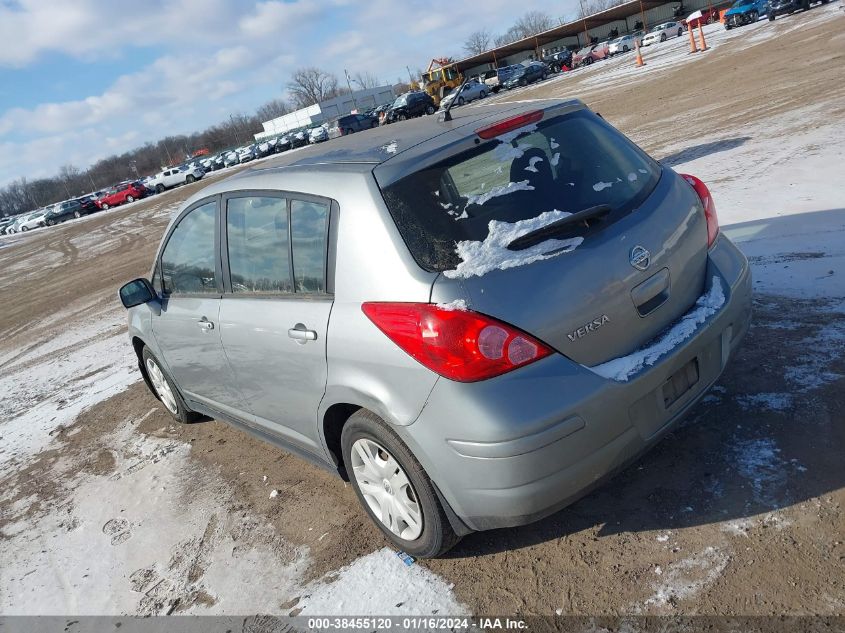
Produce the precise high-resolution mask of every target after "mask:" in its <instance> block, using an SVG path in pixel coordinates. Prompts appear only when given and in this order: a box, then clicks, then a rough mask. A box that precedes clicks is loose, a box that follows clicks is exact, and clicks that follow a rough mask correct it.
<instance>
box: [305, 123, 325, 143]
mask: <svg viewBox="0 0 845 633" xmlns="http://www.w3.org/2000/svg"><path fill="white" fill-rule="evenodd" d="M328 140H329V131H328V130H327V129H326V128H324V127H323V126H322V125H321V126H319V127H315V128H312V129H311V131H309V132H308V142H309V143H322V142H323V141H328Z"/></svg>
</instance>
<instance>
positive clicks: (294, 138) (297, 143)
mask: <svg viewBox="0 0 845 633" xmlns="http://www.w3.org/2000/svg"><path fill="white" fill-rule="evenodd" d="M290 145H291V147H292V148H293V149H296V148H297V147H302V146H304V145H308V132H307V131H306V130H297V131H296V132H294V133H293V134H292V135H291V137H290Z"/></svg>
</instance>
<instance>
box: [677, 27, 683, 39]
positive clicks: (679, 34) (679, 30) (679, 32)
mask: <svg viewBox="0 0 845 633" xmlns="http://www.w3.org/2000/svg"><path fill="white" fill-rule="evenodd" d="M683 34H684V29H682V28H680V29H678V37H681V35H683Z"/></svg>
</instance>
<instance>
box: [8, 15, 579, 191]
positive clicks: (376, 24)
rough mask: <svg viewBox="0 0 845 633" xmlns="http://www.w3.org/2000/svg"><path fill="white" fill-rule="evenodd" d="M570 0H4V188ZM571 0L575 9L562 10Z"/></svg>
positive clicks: (401, 73)
mask: <svg viewBox="0 0 845 633" xmlns="http://www.w3.org/2000/svg"><path fill="white" fill-rule="evenodd" d="M576 4H577V0H566V1H565V2H564V3H550V2H548V1H546V2H543V1H541V0H521V1H520V2H518V3H517V2H513V1H512V0H485V1H484V2H483V3H482V2H462V3H461V2H455V1H454V0H451V1H450V0H426V1H417V0H403V1H400V2H397V1H396V0H366V1H358V2H355V1H353V0H303V1H283V0H267V1H260V2H255V1H250V0H171V1H169V2H167V1H163V0H145V2H142V3H139V2H137V1H129V0H0V186H4V185H6V184H8V183H9V182H10V181H12V180H14V179H16V178H20V177H26V178H27V179H30V180H31V179H34V178H38V177H45V176H51V175H53V174H55V173H56V172H57V171H58V169H59V167H60V166H62V165H67V164H72V165H74V166H76V167H78V168H81V169H85V168H87V167H88V166H90V165H91V164H93V163H94V162H96V161H97V160H99V159H101V158H104V157H106V156H109V155H112V154H115V153H122V152H124V151H127V150H129V149H132V148H133V147H137V146H139V145H143V144H144V143H145V142H147V141H156V140H158V139H159V138H161V137H163V136H166V135H168V134H180V133H188V132H193V131H197V130H201V129H204V128H205V127H207V126H209V125H212V124H214V123H217V122H219V121H222V120H223V119H225V118H227V117H228V116H229V114H230V113H237V112H243V113H247V114H251V113H252V112H254V111H255V108H257V107H258V106H260V105H261V104H262V103H265V102H267V101H269V100H271V99H276V98H285V97H286V94H285V85H286V84H287V82H288V81H289V79H290V76H291V74H292V73H293V71H294V70H295V69H297V68H300V67H303V66H318V67H320V68H323V69H325V70H328V71H331V72H334V73H336V74H337V75H338V77H339V78H340V79H341V80H342V79H343V71H344V69H346V70H348V71H349V74H350V75H354V73H356V72H370V73H371V74H373V75H375V76H376V77H378V78H379V79H380V80H382V81H383V82H384V83H386V84H390V83H394V82H396V81H397V80H398V79H399V78H403V79H406V80H407V77H408V71H407V70H406V66H409V67H410V68H411V70H415V69H416V68H425V67H426V66H427V65H428V62H429V61H430V59H431V58H432V57H441V56H450V55H451V56H456V57H458V58H460V57H463V56H464V52H463V50H462V49H463V42H464V40H465V39H466V36H467V35H469V33H471V32H472V31H474V30H476V29H479V28H487V29H489V30H490V31H492V32H494V33H501V32H504V31H505V30H507V28H508V27H509V26H510V25H512V24H513V23H514V22H515V21H516V20H517V19H518V18H519V17H520V16H521V15H522V14H524V13H525V12H527V11H530V10H542V11H545V12H546V13H548V14H549V15H550V16H551V17H553V18H558V17H561V16H563V15H564V14H571V13H572V12H573V7H574V6H575V5H576ZM570 5H572V6H570Z"/></svg>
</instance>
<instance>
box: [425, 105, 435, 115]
mask: <svg viewBox="0 0 845 633" xmlns="http://www.w3.org/2000/svg"><path fill="white" fill-rule="evenodd" d="M434 112H435V108H434V106H433V105H428V106H426V107H425V113H426V114H434Z"/></svg>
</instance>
